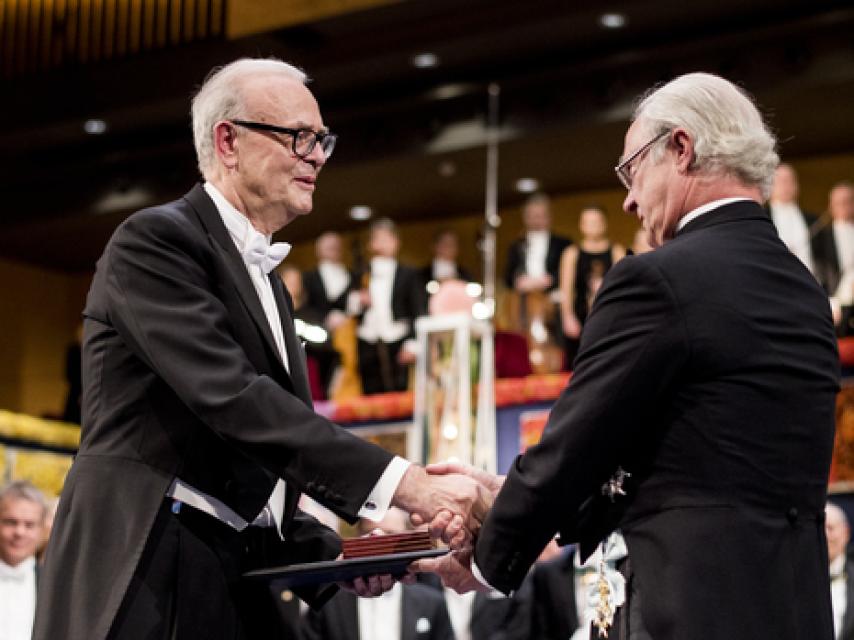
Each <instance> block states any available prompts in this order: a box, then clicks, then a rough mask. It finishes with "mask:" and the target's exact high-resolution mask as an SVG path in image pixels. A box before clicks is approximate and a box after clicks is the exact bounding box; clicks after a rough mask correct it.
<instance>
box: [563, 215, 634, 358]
mask: <svg viewBox="0 0 854 640" xmlns="http://www.w3.org/2000/svg"><path fill="white" fill-rule="evenodd" d="M578 228H579V230H580V231H581V241H580V242H579V243H578V244H577V245H575V244H574V245H570V246H569V247H567V248H566V249H564V251H563V255H562V256H561V259H560V312H561V326H562V328H563V333H564V337H565V340H564V349H565V356H564V362H565V365H566V367H567V368H571V366H572V361H573V360H574V359H575V354H576V352H577V351H578V337H579V336H580V335H581V328H582V327H583V326H584V321H585V320H586V319H587V315H588V314H589V313H590V309H591V308H592V306H593V299H594V298H595V297H596V293H597V292H598V291H599V286H600V285H601V284H602V279H603V278H604V277H605V274H606V273H607V272H608V270H609V269H610V268H611V267H612V266H613V265H614V264H616V263H617V261H618V260H621V259H622V258H623V257H624V256H625V255H626V249H625V248H624V247H623V246H622V245H620V244H616V243H612V242H611V241H610V240H609V239H608V220H607V217H606V214H605V210H604V209H602V207H598V206H590V207H586V208H585V209H583V210H582V211H581V217H580V218H579V223H578Z"/></svg>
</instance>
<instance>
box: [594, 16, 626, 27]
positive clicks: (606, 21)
mask: <svg viewBox="0 0 854 640" xmlns="http://www.w3.org/2000/svg"><path fill="white" fill-rule="evenodd" d="M599 24H601V25H602V26H603V27H605V28H606V29H622V28H623V27H625V26H626V16H625V15H623V14H622V13H603V14H602V15H601V16H599Z"/></svg>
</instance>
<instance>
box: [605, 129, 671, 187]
mask: <svg viewBox="0 0 854 640" xmlns="http://www.w3.org/2000/svg"><path fill="white" fill-rule="evenodd" d="M669 133H670V130H669V129H668V130H667V131H662V132H661V133H659V134H658V135H657V136H655V137H654V138H653V139H652V140H650V141H649V142H647V143H646V144H644V145H642V146H641V147H640V148H639V149H638V150H637V151H635V152H634V153H633V154H632V155H630V156H629V157H628V158H626V159H625V160H623V161H622V162H620V164H618V165H617V166H616V167H614V173H616V174H617V177H618V178H619V179H620V182H622V183H623V186H624V187H625V188H626V189H628V190H629V191H631V190H632V179H633V178H634V176H635V171H633V170H632V169H633V168H634V169H637V167H638V166H639V165H640V160H642V159H643V158H642V157H641V156H642V154H643V153H644V152H645V151H647V150H648V149H649V148H650V147H652V145H654V144H655V143H656V142H658V141H659V140H661V139H662V138H663V137H664V136H666V135H668V134H669ZM636 159H637V160H638V162H637V163H636V164H635V165H632V162H633V161H634V160H636Z"/></svg>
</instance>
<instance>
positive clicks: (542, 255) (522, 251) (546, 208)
mask: <svg viewBox="0 0 854 640" xmlns="http://www.w3.org/2000/svg"><path fill="white" fill-rule="evenodd" d="M522 223H523V224H524V226H525V236H524V237H523V238H520V239H519V240H516V241H515V242H514V243H513V244H511V245H510V250H509V252H508V254H507V267H506V269H505V273H504V281H505V284H506V285H507V287H508V288H510V289H514V290H515V291H517V292H519V293H530V292H535V291H551V290H552V289H554V288H555V287H557V284H558V271H559V268H560V257H561V254H562V253H563V250H564V249H566V248H567V247H568V246H569V245H570V244H572V240H570V239H569V238H564V237H562V236H557V235H553V234H552V233H551V226H552V216H551V202H550V200H549V198H548V196H546V195H545V194H543V193H536V194H534V195H532V196H531V197H530V198H528V200H527V201H526V202H525V205H524V207H523V208H522Z"/></svg>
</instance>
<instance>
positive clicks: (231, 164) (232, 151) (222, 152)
mask: <svg viewBox="0 0 854 640" xmlns="http://www.w3.org/2000/svg"><path fill="white" fill-rule="evenodd" d="M213 134H214V135H213V141H214V151H215V152H216V155H217V157H218V158H219V159H220V162H222V164H223V165H224V166H225V167H226V168H227V169H234V168H235V167H236V166H237V135H236V133H235V129H234V127H233V126H232V125H231V124H230V123H228V122H225V121H224V120H222V121H220V122H217V123H216V124H215V125H214V130H213Z"/></svg>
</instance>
